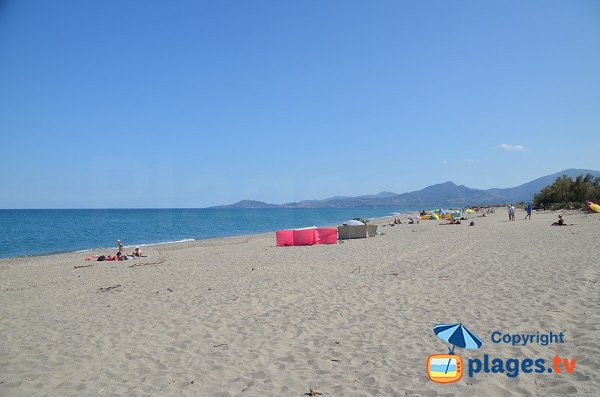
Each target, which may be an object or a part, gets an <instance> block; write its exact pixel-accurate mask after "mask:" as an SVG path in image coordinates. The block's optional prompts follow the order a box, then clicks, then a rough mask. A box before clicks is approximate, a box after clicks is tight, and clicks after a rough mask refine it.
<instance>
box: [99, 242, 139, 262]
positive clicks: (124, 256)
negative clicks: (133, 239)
mask: <svg viewBox="0 0 600 397" xmlns="http://www.w3.org/2000/svg"><path fill="white" fill-rule="evenodd" d="M117 249H118V251H117V253H116V254H115V255H100V256H99V257H98V259H97V260H99V261H126V260H128V259H130V257H131V258H136V257H140V256H142V250H141V249H140V247H135V248H134V249H133V252H132V253H131V254H130V255H129V256H128V255H127V254H125V253H123V242H122V241H121V240H117Z"/></svg>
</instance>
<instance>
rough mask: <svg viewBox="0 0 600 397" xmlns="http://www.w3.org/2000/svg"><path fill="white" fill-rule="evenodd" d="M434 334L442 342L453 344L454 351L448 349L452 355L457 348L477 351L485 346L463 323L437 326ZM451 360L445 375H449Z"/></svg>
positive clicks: (434, 328)
mask: <svg viewBox="0 0 600 397" xmlns="http://www.w3.org/2000/svg"><path fill="white" fill-rule="evenodd" d="M433 332H435V334H436V335H437V336H438V338H440V339H441V340H443V341H445V342H448V343H451V344H452V349H450V348H448V350H449V351H450V354H454V348H455V347H456V346H458V347H462V348H463V349H472V350H476V349H479V348H480V347H481V345H482V344H483V341H482V340H481V339H480V338H479V337H478V336H477V335H475V334H474V333H473V332H471V331H469V330H468V329H467V327H465V326H464V325H462V323H461V324H437V325H435V326H434V327H433ZM451 360H452V359H448V364H447V365H446V372H445V373H448V368H449V367H450V361H451Z"/></svg>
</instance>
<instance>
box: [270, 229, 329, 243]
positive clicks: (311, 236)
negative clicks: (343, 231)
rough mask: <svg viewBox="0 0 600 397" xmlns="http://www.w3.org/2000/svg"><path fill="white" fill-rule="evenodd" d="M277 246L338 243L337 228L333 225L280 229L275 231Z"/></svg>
mask: <svg viewBox="0 0 600 397" xmlns="http://www.w3.org/2000/svg"><path fill="white" fill-rule="evenodd" d="M275 239H276V241H277V246H278V247H282V246H292V245H314V244H336V243H337V229H336V228H333V227H319V228H317V227H310V228H305V229H290V230H278V231H277V232H275Z"/></svg>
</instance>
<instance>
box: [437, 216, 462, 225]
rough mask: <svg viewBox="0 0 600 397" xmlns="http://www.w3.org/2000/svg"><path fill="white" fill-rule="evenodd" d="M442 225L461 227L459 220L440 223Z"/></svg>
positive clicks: (452, 219)
mask: <svg viewBox="0 0 600 397" xmlns="http://www.w3.org/2000/svg"><path fill="white" fill-rule="evenodd" d="M440 225H460V220H459V219H454V218H451V219H446V223H440Z"/></svg>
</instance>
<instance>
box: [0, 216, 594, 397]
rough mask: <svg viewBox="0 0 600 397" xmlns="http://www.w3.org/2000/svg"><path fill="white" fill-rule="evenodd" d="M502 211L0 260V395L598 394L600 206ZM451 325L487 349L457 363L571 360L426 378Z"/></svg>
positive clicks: (443, 349) (470, 353)
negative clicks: (278, 240)
mask: <svg viewBox="0 0 600 397" xmlns="http://www.w3.org/2000/svg"><path fill="white" fill-rule="evenodd" d="M505 215H506V214H505V212H504V211H502V210H499V211H496V214H492V215H488V216H486V217H485V218H479V217H476V216H469V218H470V220H473V221H475V227H469V226H467V224H462V225H450V226H439V223H440V222H438V221H421V222H420V224H415V225H407V224H402V225H397V226H395V227H389V226H387V227H381V228H380V229H379V231H382V232H383V233H384V234H383V235H379V236H376V237H375V238H369V239H359V240H346V241H344V243H343V244H336V245H315V246H300V247H276V246H275V235H274V233H272V232H271V233H263V234H257V235H252V236H241V237H240V236H238V237H228V238H216V239H206V240H197V241H193V242H185V243H180V244H167V245H160V246H152V247H148V248H147V250H146V254H147V255H148V257H147V258H140V259H135V260H129V261H122V262H90V261H84V260H83V256H82V255H80V254H81V253H79V254H77V253H67V254H59V255H48V256H44V257H25V258H18V259H11V260H8V261H3V262H2V263H0V280H1V285H0V287H1V290H0V293H1V295H0V307H1V309H0V328H1V329H2V330H3V332H2V343H1V344H2V346H3V348H2V349H0V362H2V363H3V364H2V367H3V373H2V375H0V394H1V395H3V396H20V395H50V396H58V395H60V396H79V395H92V394H93V395H96V394H98V395H168V396H170V395H186V396H187V395H189V396H215V395H218V396H237V395H250V396H258V395H290V396H301V395H303V394H304V393H306V392H307V391H308V389H309V388H311V387H312V388H315V389H317V390H319V391H321V392H323V393H325V395H349V396H350V395H357V396H358V395H361V396H362V395H366V396H377V395H382V394H383V395H404V394H405V393H407V394H408V395H423V394H428V395H434V394H442V393H454V394H455V395H458V396H468V395H488V396H503V395H522V394H539V395H564V394H569V393H570V394H581V395H592V394H593V393H594V391H595V390H597V389H598V387H599V379H598V377H597V376H596V369H597V367H598V365H599V364H600V361H599V358H598V357H600V342H599V340H600V339H599V338H598V330H597V324H598V323H600V310H599V307H600V306H599V305H598V296H600V283H597V282H595V281H597V280H598V279H599V278H600V269H598V261H597V259H596V258H595V256H593V255H590V252H598V251H599V250H600V242H599V241H598V240H597V238H596V236H597V230H598V228H599V227H600V216H597V215H593V214H584V213H567V215H566V216H565V218H566V221H567V222H568V223H574V226H569V227H551V226H549V225H550V223H551V222H552V221H554V220H555V218H556V213H555V212H547V213H534V216H533V219H532V220H531V221H525V220H522V216H521V215H522V212H519V213H518V214H517V218H518V220H517V221H516V222H508V221H507V220H506V216H505ZM392 218H393V217H392ZM389 219H390V218H382V219H379V220H377V222H375V223H378V224H380V225H383V224H384V223H387V222H389ZM85 265H91V266H86V267H77V268H76V266H85ZM442 303H443V304H442ZM445 322H456V323H459V322H461V323H464V324H465V325H467V326H468V327H469V329H471V330H472V331H473V332H475V333H476V334H477V335H479V336H480V337H481V338H482V339H483V347H482V348H481V351H467V350H464V349H460V353H459V354H461V355H462V356H463V359H464V360H467V359H468V358H471V357H479V358H481V357H482V356H483V354H488V355H490V356H491V357H499V358H501V359H503V360H507V359H510V358H517V359H519V360H524V359H526V358H529V357H534V358H535V357H541V358H544V359H548V360H550V359H552V357H553V356H554V355H555V354H557V355H560V356H561V357H574V358H577V366H576V369H575V371H574V373H573V374H560V375H558V374H557V375H556V376H553V375H551V374H535V373H533V374H527V373H521V374H520V375H519V376H518V377H516V378H509V377H507V376H506V375H505V374H491V373H489V374H485V373H480V374H477V375H475V376H473V377H472V378H470V377H468V375H464V378H463V379H462V380H460V381H459V382H457V383H455V384H453V385H440V384H436V383H433V382H431V381H430V380H429V379H428V377H427V373H426V370H425V362H426V359H427V357H428V355H430V354H435V353H444V352H447V347H448V344H447V343H444V342H443V341H441V340H440V339H439V338H437V337H436V336H435V335H434V334H433V332H432V327H433V325H434V324H436V323H445ZM494 331H502V332H503V333H511V334H518V333H528V332H533V333H535V332H540V333H543V332H550V331H554V332H563V333H564V335H565V343H564V344H560V345H552V346H546V347H544V346H541V345H540V344H531V345H527V346H526V347H519V346H516V347H513V346H507V345H502V344H496V343H492V341H491V339H490V335H491V333H492V332H494ZM458 350H459V349H457V351H458Z"/></svg>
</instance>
